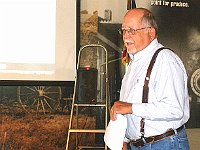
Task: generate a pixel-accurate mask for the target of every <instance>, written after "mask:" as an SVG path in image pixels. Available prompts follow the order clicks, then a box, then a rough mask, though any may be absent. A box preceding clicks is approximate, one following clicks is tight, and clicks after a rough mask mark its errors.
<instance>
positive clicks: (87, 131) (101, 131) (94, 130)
mask: <svg viewBox="0 0 200 150" xmlns="http://www.w3.org/2000/svg"><path fill="white" fill-rule="evenodd" d="M105 131H106V130H105V129H98V130H97V129H92V130H91V129H69V132H74V133H81V132H82V133H105Z"/></svg>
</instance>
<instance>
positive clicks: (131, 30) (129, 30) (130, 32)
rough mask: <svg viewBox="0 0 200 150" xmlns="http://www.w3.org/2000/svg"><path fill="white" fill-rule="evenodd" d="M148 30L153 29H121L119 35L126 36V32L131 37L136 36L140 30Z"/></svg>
mask: <svg viewBox="0 0 200 150" xmlns="http://www.w3.org/2000/svg"><path fill="white" fill-rule="evenodd" d="M146 28H151V27H144V28H140V29H133V28H126V29H125V28H122V29H119V30H118V31H119V34H121V35H124V34H125V33H126V32H127V33H128V34H129V35H130V34H131V35H135V34H136V32H137V31H140V30H143V29H146Z"/></svg>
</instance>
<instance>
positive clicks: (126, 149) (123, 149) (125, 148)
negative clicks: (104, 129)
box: [122, 142, 128, 150]
mask: <svg viewBox="0 0 200 150" xmlns="http://www.w3.org/2000/svg"><path fill="white" fill-rule="evenodd" d="M122 150H128V145H127V143H126V142H124V143H123V147H122Z"/></svg>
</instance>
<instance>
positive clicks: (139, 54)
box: [130, 39, 158, 61]
mask: <svg viewBox="0 0 200 150" xmlns="http://www.w3.org/2000/svg"><path fill="white" fill-rule="evenodd" d="M157 46H158V40H157V39H154V40H153V41H152V42H151V43H150V44H149V45H148V46H147V47H146V48H144V49H143V50H141V51H139V52H137V53H136V54H130V57H131V59H132V60H133V61H137V60H139V59H141V58H143V57H144V56H147V55H148V54H149V53H152V52H154V51H155V50H156V47H157Z"/></svg>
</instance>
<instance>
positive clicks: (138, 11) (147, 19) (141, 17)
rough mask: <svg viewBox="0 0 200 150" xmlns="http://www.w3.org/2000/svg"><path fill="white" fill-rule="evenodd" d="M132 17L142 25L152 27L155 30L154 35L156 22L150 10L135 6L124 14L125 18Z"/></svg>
mask: <svg viewBox="0 0 200 150" xmlns="http://www.w3.org/2000/svg"><path fill="white" fill-rule="evenodd" d="M126 17H128V18H134V20H137V21H138V24H142V25H144V26H148V27H152V28H154V29H155V31H156V35H157V32H158V25H157V23H156V20H155V17H154V16H153V14H152V12H151V11H149V10H148V9H145V8H135V9H131V10H129V11H128V12H127V13H126V14H125V18H126Z"/></svg>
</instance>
